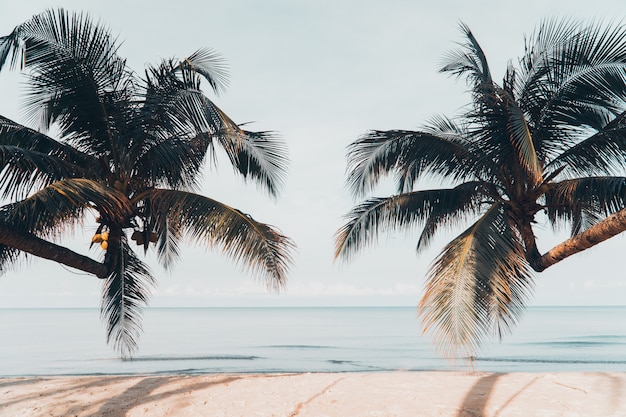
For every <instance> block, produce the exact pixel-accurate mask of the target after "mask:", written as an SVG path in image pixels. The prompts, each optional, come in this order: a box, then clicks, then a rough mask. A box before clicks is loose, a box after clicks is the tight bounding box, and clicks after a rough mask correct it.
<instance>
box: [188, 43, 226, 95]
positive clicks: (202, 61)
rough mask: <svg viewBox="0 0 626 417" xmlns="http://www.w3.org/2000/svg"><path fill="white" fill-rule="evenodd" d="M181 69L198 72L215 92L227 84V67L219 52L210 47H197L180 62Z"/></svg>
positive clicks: (218, 91) (224, 87)
mask: <svg viewBox="0 0 626 417" xmlns="http://www.w3.org/2000/svg"><path fill="white" fill-rule="evenodd" d="M180 67H181V69H183V70H189V71H191V72H195V73H198V74H200V75H202V77H204V79H206V80H207V81H208V82H209V84H210V85H211V88H212V89H213V91H214V92H215V93H216V94H219V93H220V92H221V91H223V90H225V89H226V87H227V86H228V69H227V67H226V63H225V62H224V59H223V58H222V56H221V55H220V54H218V53H217V52H215V51H213V50H211V49H199V50H197V51H196V52H194V53H193V54H191V55H190V56H189V57H187V58H185V59H183V60H182V61H181V62H180Z"/></svg>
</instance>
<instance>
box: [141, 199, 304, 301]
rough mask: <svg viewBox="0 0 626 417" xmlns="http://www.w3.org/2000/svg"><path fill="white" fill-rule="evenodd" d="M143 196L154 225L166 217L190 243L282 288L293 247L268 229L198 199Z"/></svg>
mask: <svg viewBox="0 0 626 417" xmlns="http://www.w3.org/2000/svg"><path fill="white" fill-rule="evenodd" d="M147 194H148V195H147V196H146V197H145V198H146V199H147V200H148V201H149V204H150V207H151V213H152V216H153V217H154V219H155V221H156V223H157V224H163V223H164V222H165V220H163V217H167V221H168V222H170V223H173V224H175V225H180V226H179V227H180V230H181V231H184V232H185V233H186V234H188V236H189V237H190V238H192V239H193V240H195V241H197V242H199V243H205V244H207V245H208V246H215V247H218V248H220V249H221V250H222V251H223V252H224V253H225V254H226V255H227V256H229V257H230V258H231V259H233V260H234V261H235V262H236V263H237V264H240V265H245V266H247V267H248V268H249V269H250V270H251V272H252V273H253V274H258V275H259V276H260V277H262V278H265V280H266V283H267V285H268V287H271V288H275V289H279V288H281V287H283V286H284V285H285V283H286V279H287V272H288V269H289V266H290V264H291V259H292V255H291V252H292V251H293V249H294V248H295V245H294V243H293V242H292V241H291V240H290V239H289V238H287V237H286V236H283V235H282V234H280V233H279V232H278V231H277V230H275V229H274V228H272V227H271V226H269V225H267V224H264V223H260V222H257V221H256V220H254V219H253V218H252V217H251V216H250V215H248V214H245V213H242V212H241V211H239V210H237V209H234V208H232V207H229V206H227V205H225V204H222V203H220V202H218V201H215V200H212V199H210V198H207V197H204V196H201V195H197V194H193V193H188V192H184V191H177V190H163V189H155V190H152V191H150V192H149V193H147Z"/></svg>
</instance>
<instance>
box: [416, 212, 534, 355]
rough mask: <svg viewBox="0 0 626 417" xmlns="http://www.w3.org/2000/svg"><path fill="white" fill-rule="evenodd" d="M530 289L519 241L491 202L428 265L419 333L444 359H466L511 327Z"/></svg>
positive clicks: (503, 215)
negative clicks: (424, 334)
mask: <svg viewBox="0 0 626 417" xmlns="http://www.w3.org/2000/svg"><path fill="white" fill-rule="evenodd" d="M531 289H532V281H531V276H530V272H529V266H528V264H527V262H526V260H525V258H524V253H523V249H522V245H521V244H520V242H519V237H518V236H517V233H516V231H515V230H514V229H513V228H512V227H511V225H510V224H509V221H508V219H507V217H506V214H505V210H504V207H503V206H502V205H499V204H495V205H493V206H492V207H491V208H490V209H489V210H488V211H487V212H486V213H485V214H484V215H483V217H482V218H481V219H479V220H478V221H477V222H476V223H475V224H474V225H472V226H471V227H470V228H468V229H467V230H466V231H464V232H463V233H461V234H460V235H459V236H458V237H456V238H455V239H453V240H452V241H451V242H450V243H449V244H448V245H447V246H446V247H445V248H444V250H443V251H442V252H441V254H440V255H439V257H438V258H437V259H436V260H435V262H434V263H433V265H432V266H431V269H430V271H429V273H428V277H427V283H426V291H425V294H424V297H423V298H422V300H421V301H420V312H421V314H422V319H423V324H424V329H425V330H424V331H425V332H429V333H431V334H432V335H433V336H434V339H435V343H436V345H437V347H438V348H439V349H440V350H441V351H442V352H443V353H444V354H445V355H446V356H448V357H452V358H468V357H472V356H474V355H475V353H476V351H477V349H478V347H479V345H480V343H481V342H482V341H483V340H484V338H485V337H487V336H488V335H489V334H490V333H492V332H493V331H495V332H496V333H498V334H500V335H502V333H503V332H504V331H506V330H508V329H510V328H511V327H512V326H513V325H514V324H515V323H516V321H517V320H518V317H519V315H520V313H521V308H522V307H524V305H525V302H526V298H527V296H528V295H529V292H530V290H531Z"/></svg>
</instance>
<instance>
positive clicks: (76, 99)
mask: <svg viewBox="0 0 626 417" xmlns="http://www.w3.org/2000/svg"><path fill="white" fill-rule="evenodd" d="M9 36H10V37H9V38H4V39H3V42H5V43H7V44H11V45H14V46H17V48H16V47H13V48H11V52H12V53H13V60H16V59H17V58H16V56H17V55H19V56H21V57H23V66H24V68H25V69H26V70H28V71H29V75H30V80H29V83H28V86H29V93H28V96H27V101H26V109H27V112H29V113H30V114H31V116H32V117H33V118H38V119H39V120H40V121H41V122H42V124H43V126H44V127H45V128H48V127H49V126H50V125H51V124H52V123H53V122H58V126H59V127H60V129H61V132H62V134H63V135H64V136H70V137H74V138H81V139H88V140H89V141H91V142H93V141H106V140H111V139H112V137H113V135H112V133H111V131H110V129H111V126H110V123H111V119H110V117H109V116H110V113H111V112H110V111H108V110H109V109H108V108H109V107H110V106H111V105H112V103H113V102H115V101H118V100H119V99H120V97H118V95H121V97H123V98H126V97H127V95H128V94H129V92H128V90H129V89H130V85H129V84H128V72H127V71H126V64H125V61H124V60H122V59H120V58H119V57H118V55H117V49H118V45H117V44H116V41H115V39H114V38H112V36H111V34H110V33H109V31H108V30H107V29H106V28H103V27H102V26H101V25H98V24H94V23H93V22H92V21H91V18H90V17H89V16H88V15H85V14H77V13H68V12H66V11H64V10H63V9H59V10H57V11H54V10H48V11H46V12H44V13H41V14H39V15H36V16H34V17H33V18H32V19H31V20H29V21H27V22H26V23H23V24H22V25H20V26H18V27H17V28H16V29H15V30H14V31H13V33H12V34H11V35H9ZM0 64H2V63H0Z"/></svg>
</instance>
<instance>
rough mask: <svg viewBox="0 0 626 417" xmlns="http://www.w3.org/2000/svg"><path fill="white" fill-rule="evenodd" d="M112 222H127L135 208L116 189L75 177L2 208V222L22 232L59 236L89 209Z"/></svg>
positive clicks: (51, 185) (58, 182)
mask: <svg viewBox="0 0 626 417" xmlns="http://www.w3.org/2000/svg"><path fill="white" fill-rule="evenodd" d="M89 208H93V209H95V210H97V211H98V212H100V213H101V215H102V216H104V217H105V218H109V219H126V218H128V217H129V216H130V215H131V213H132V210H133V208H132V207H131V206H130V203H129V201H128V199H127V198H126V197H125V196H124V195H123V194H121V193H119V192H117V191H116V190H114V189H111V188H108V187H105V186H103V185H101V184H99V183H97V182H95V181H91V180H86V179H80V178H74V179H67V180H61V181H57V182H55V183H53V184H50V185H49V186H47V187H45V188H43V189H41V190H40V191H38V192H36V193H34V194H33V195H31V196H29V197H28V198H26V199H24V200H22V201H19V202H17V203H13V204H8V205H6V206H3V208H2V220H3V221H4V222H5V223H8V224H11V225H12V226H13V227H15V228H17V229H18V230H20V231H23V232H28V233H35V234H37V235H39V236H49V237H55V236H56V235H57V233H59V231H61V230H63V229H64V228H66V227H68V226H71V225H72V224H77V222H79V221H80V218H81V217H82V214H83V212H84V210H85V209H89Z"/></svg>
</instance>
